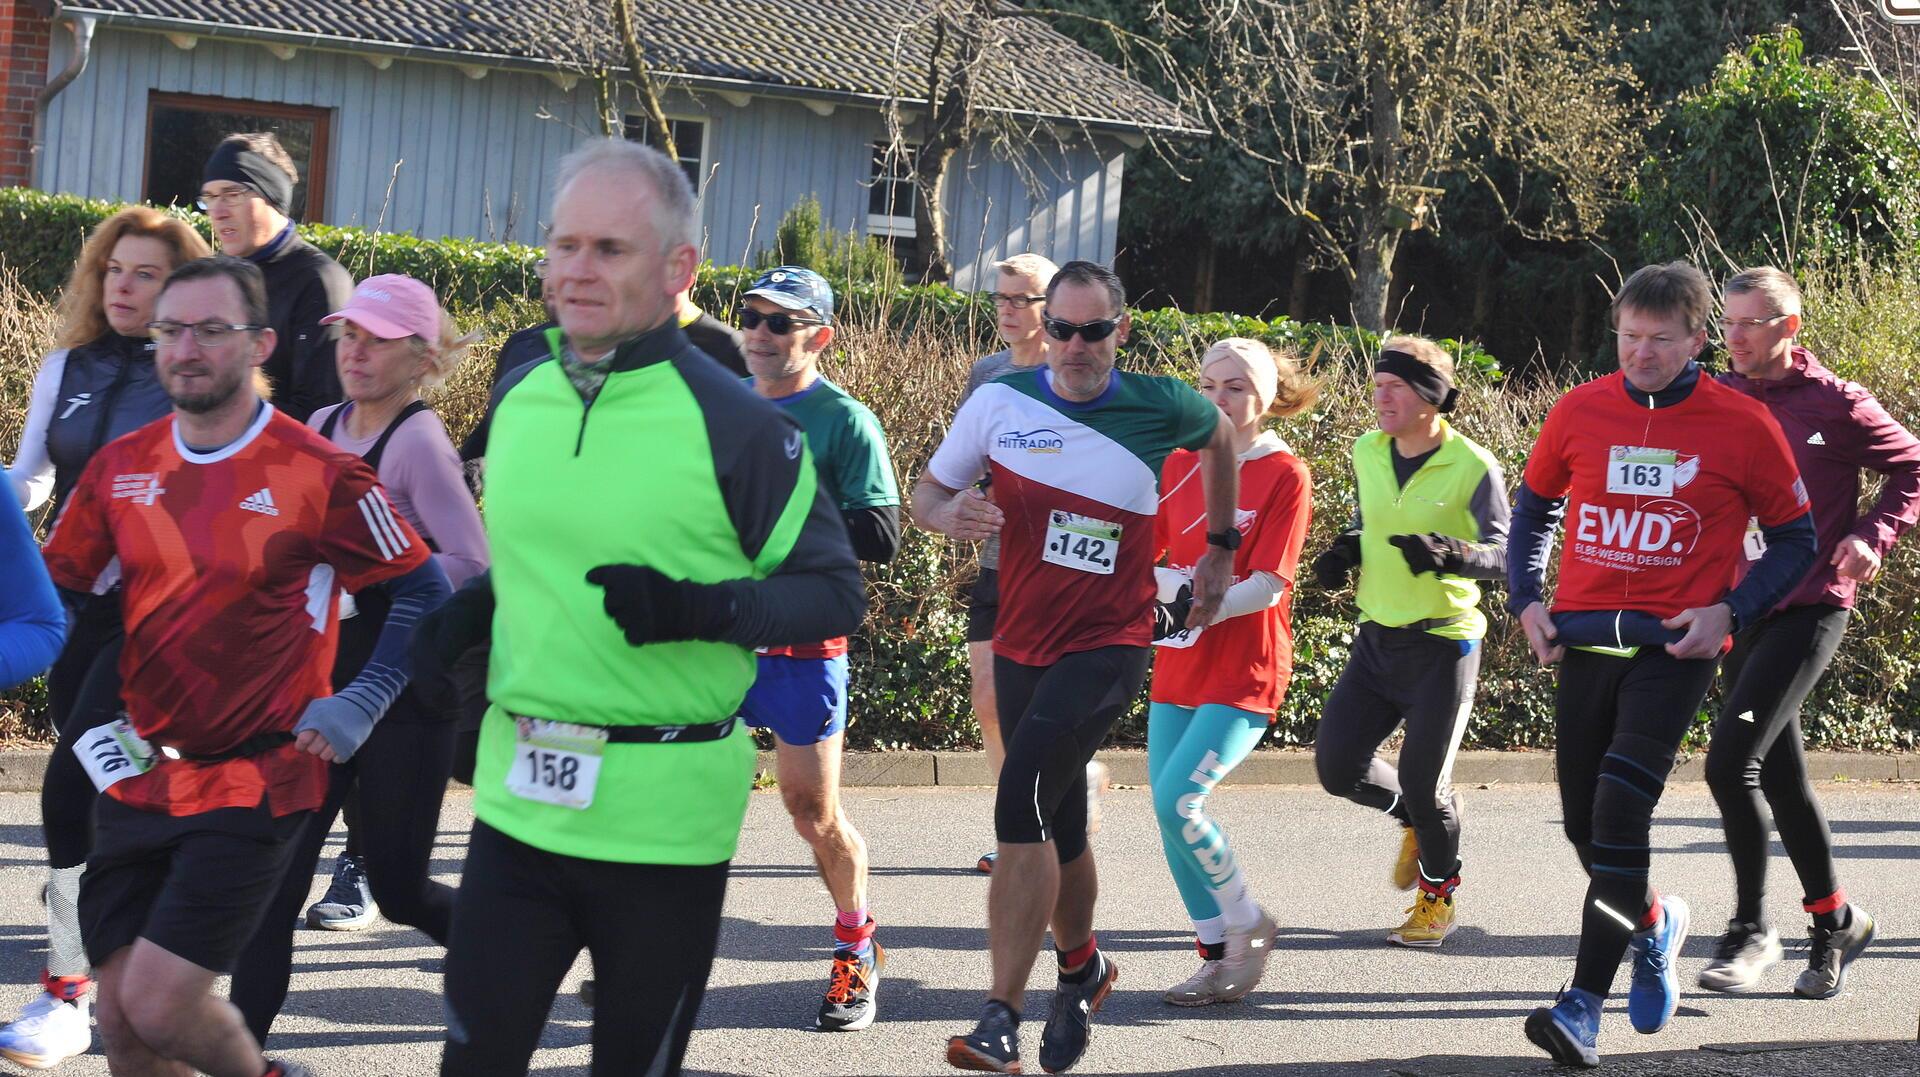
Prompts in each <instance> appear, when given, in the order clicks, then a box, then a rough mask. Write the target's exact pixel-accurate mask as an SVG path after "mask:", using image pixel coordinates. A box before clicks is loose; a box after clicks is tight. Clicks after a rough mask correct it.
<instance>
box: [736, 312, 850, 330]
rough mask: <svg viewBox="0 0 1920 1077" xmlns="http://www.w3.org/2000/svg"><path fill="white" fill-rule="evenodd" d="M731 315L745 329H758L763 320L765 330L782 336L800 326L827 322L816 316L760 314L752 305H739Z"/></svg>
mask: <svg viewBox="0 0 1920 1077" xmlns="http://www.w3.org/2000/svg"><path fill="white" fill-rule="evenodd" d="M733 316H734V317H735V318H736V319H738V320H739V322H740V328H742V329H746V330H754V329H758V328H760V324H761V323H762V322H765V323H766V326H767V332H769V333H772V334H773V335H774V336H776V337H784V336H786V335H787V334H788V333H791V332H793V331H794V330H795V329H797V328H800V327H802V326H809V325H825V324H827V323H826V322H823V321H821V320H820V319H818V318H796V317H794V316H793V315H791V314H784V313H782V314H762V313H760V312H759V311H757V310H754V309H753V308H752V307H741V308H740V309H739V310H737V311H734V314H733Z"/></svg>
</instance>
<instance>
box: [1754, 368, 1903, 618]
mask: <svg viewBox="0 0 1920 1077" xmlns="http://www.w3.org/2000/svg"><path fill="white" fill-rule="evenodd" d="M1720 381H1721V383H1722V384H1724V385H1727V386H1730V387H1731V388H1734V389H1737V390H1739V391H1740V392H1743V393H1745V394H1747V395H1748V396H1750V397H1753V398H1754V399H1755V400H1758V401H1760V402H1761V403H1763V404H1765V405H1766V406H1767V409H1768V410H1769V411H1771V412H1773V417H1774V418H1775V419H1777V420H1779V422H1780V429H1781V430H1782V431H1784V432H1785V433H1786V435H1787V444H1789V445H1791V446H1793V458H1794V461H1795V462H1796V463H1798V464H1799V465H1800V477H1801V479H1802V480H1803V481H1805V482H1806V484H1807V494H1808V496H1810V497H1811V498H1812V500H1813V526H1814V530H1815V532H1817V533H1818V535H1819V547H1818V549H1817V551H1816V554H1815V557H1814V562H1813V568H1812V570H1811V571H1809V572H1808V573H1807V578H1806V579H1804V580H1801V581H1800V586H1798V587H1796V588H1794V589H1793V593H1792V594H1790V595H1788V596H1787V598H1786V600H1785V601H1783V602H1782V603H1780V607H1779V608H1781V609H1785V608H1786V607H1788V606H1811V605H1815V604H1825V605H1830V606H1840V607H1843V608H1846V609H1852V608H1853V592H1854V588H1855V586H1856V583H1855V581H1853V580H1844V579H1841V578H1840V577H1839V575H1838V574H1836V573H1835V572H1834V568H1833V565H1832V563H1831V562H1832V560H1833V551H1834V547H1836V546H1838V545H1839V544H1840V540H1841V539H1843V538H1846V537H1847V536H1848V535H1853V536H1856V537H1858V538H1859V539H1860V541H1862V542H1864V543H1866V544H1867V547H1868V548H1869V549H1871V550H1872V551H1873V552H1874V553H1876V554H1879V555H1880V556H1881V557H1882V558H1884V557H1886V556H1887V551H1888V550H1891V549H1892V548H1893V544H1894V542H1895V541H1896V540H1898V539H1899V537H1900V536H1901V535H1902V534H1904V533H1905V532H1906V530H1907V529H1908V528H1910V527H1912V526H1913V524H1914V519H1915V517H1916V515H1920V439H1916V438H1915V437H1914V436H1913V435H1912V434H1910V433H1908V432H1907V428H1906V427H1904V426H1901V425H1900V424H1899V423H1898V422H1895V421H1894V419H1893V416H1891V415H1888V414H1887V411H1886V409H1885V408H1883V407H1881V406H1880V402H1879V401H1878V400H1875V399H1874V398H1873V394H1872V393H1869V392H1867V390H1866V389H1865V388H1863V387H1861V386H1860V385H1859V384H1857V383H1855V382H1850V381H1847V380H1845V379H1843V378H1841V377H1840V376H1839V375H1837V374H1835V373H1834V372H1833V371H1831V370H1828V369H1827V368H1826V367H1824V366H1821V365H1820V360H1818V359H1816V358H1814V356H1813V353H1812V352H1810V351H1808V350H1807V349H1805V348H1802V347H1799V346H1798V345H1796V346H1795V347H1794V349H1793V369H1792V370H1789V371H1788V372H1787V375H1786V377H1784V378H1781V379H1780V380H1778V381H1761V380H1759V379H1757V378H1748V377H1744V376H1742V375H1740V374H1736V373H1733V372H1728V373H1725V374H1722V375H1720ZM1861 468H1867V469H1869V470H1872V471H1877V472H1879V473H1880V474H1882V475H1885V476H1886V483H1885V484H1884V485H1883V486H1882V487H1881V489H1880V500H1879V501H1877V502H1875V503H1874V506H1873V511H1871V512H1869V513H1867V514H1866V515H1865V516H1861V515H1860V511H1859V505H1860V469H1861Z"/></svg>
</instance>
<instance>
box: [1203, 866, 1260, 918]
mask: <svg viewBox="0 0 1920 1077" xmlns="http://www.w3.org/2000/svg"><path fill="white" fill-rule="evenodd" d="M1213 898H1214V900H1215V901H1218V902H1219V903H1220V919H1221V920H1222V921H1224V922H1225V923H1226V926H1227V930H1228V931H1252V930H1253V929H1254V928H1255V927H1257V926H1259V923H1260V906H1258V905H1256V904H1254V901H1253V894H1252V893H1251V892H1250V891H1249V889H1248V887H1247V877H1246V876H1245V875H1243V874H1241V873H1240V868H1239V867H1238V866H1235V867H1234V869H1233V874H1232V875H1230V876H1228V877H1227V881H1226V882H1225V883H1223V884H1221V887H1220V889H1218V890H1215V891H1214V892H1213Z"/></svg>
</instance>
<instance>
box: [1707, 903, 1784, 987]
mask: <svg viewBox="0 0 1920 1077" xmlns="http://www.w3.org/2000/svg"><path fill="white" fill-rule="evenodd" d="M1782 956H1783V951H1782V950H1781V949H1780V933H1779V932H1777V931H1775V930H1773V929H1772V928H1762V927H1761V926H1760V925H1759V924H1747V923H1742V922H1740V921H1739V920H1729V921H1727V933H1726V934H1724V935H1722V936H1720V945H1719V946H1718V947H1716V948H1715V949H1714V951H1713V960H1711V961H1709V962H1707V967H1706V968H1704V969H1702V970H1700V986H1701V987H1704V988H1706V989H1707V990H1709V991H1724V992H1726V993H1727V994H1730V995H1744V994H1746V993H1747V992H1749V991H1751V990H1753V989H1754V988H1756V987H1758V986H1760V977H1761V976H1763V975H1765V974H1766V971H1767V969H1768V968H1770V967H1772V966H1773V965H1774V964H1775V963H1776V962H1778V961H1779V960H1780V958H1781V957H1782Z"/></svg>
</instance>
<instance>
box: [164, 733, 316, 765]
mask: <svg viewBox="0 0 1920 1077" xmlns="http://www.w3.org/2000/svg"><path fill="white" fill-rule="evenodd" d="M292 743H293V734H292V733H284V732H282V733H255V734H254V735H253V736H251V737H248V738H247V739H246V740H243V741H241V742H240V743H238V744H236V745H234V746H233V747H231V748H228V749H227V750H226V751H224V752H209V753H207V754H204V755H203V754H199V753H195V752H183V751H181V750H179V749H178V748H169V747H167V746H165V745H161V746H160V752H161V754H163V755H166V756H168V757H169V758H173V759H185V760H187V761H188V762H190V763H220V762H224V761H226V760H228V759H245V758H247V757H248V756H253V755H261V754H264V753H266V752H270V751H273V750H274V749H275V748H278V747H280V746H281V745H283V744H292Z"/></svg>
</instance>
